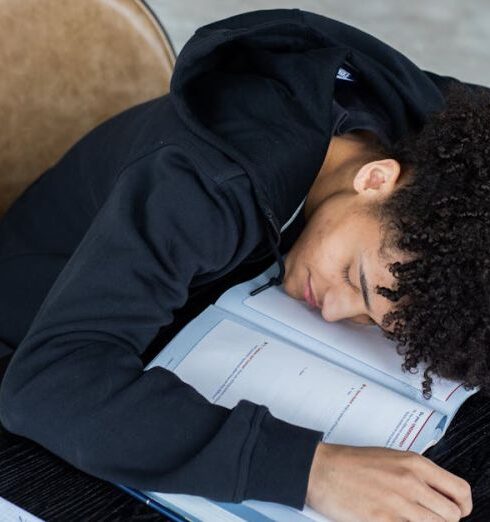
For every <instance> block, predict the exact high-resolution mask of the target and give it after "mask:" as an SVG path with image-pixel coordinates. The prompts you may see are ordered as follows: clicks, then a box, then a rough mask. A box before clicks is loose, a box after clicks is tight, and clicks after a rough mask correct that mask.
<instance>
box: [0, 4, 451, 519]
mask: <svg viewBox="0 0 490 522" xmlns="http://www.w3.org/2000/svg"><path fill="white" fill-rule="evenodd" d="M343 63H345V64H350V65H351V66H352V67H353V68H354V69H355V70H356V71H357V77H358V79H359V81H360V82H361V83H360V84H361V85H362V87H363V92H365V93H366V96H368V95H369V96H370V97H371V99H373V100H375V101H376V104H375V105H376V111H379V114H378V115H379V118H380V119H381V120H383V121H385V122H386V125H387V127H386V132H387V133H388V134H389V138H390V139H391V140H395V139H397V138H399V137H400V136H402V135H403V134H405V133H406V132H407V131H408V130H409V129H411V128H414V129H417V128H419V127H420V126H421V125H422V124H423V122H424V121H425V118H426V117H427V115H428V113H429V112H431V111H433V110H437V109H440V108H442V107H443V103H444V97H443V94H442V92H443V91H442V90H440V89H442V87H443V86H444V85H446V83H448V82H449V81H457V80H454V79H450V78H449V77H440V76H437V75H434V74H432V73H428V72H425V71H422V70H420V69H419V68H417V67H416V66H415V65H414V64H413V63H412V62H411V61H409V60H408V59H407V58H406V57H404V56H403V55H402V54H400V53H399V52H397V51H396V50H394V49H393V48H391V47H389V46H388V45H386V44H384V43H382V42H381V41H379V40H378V39H376V38H374V37H372V36H370V35H369V34H366V33H365V32H362V31H360V30H358V29H356V28H354V27H351V26H349V25H346V24H343V23H341V22H338V21H335V20H332V19H329V18H327V17H324V16H320V15H317V14H314V13H309V12H306V11H302V10H299V9H271V10H259V11H253V12H247V13H243V14H239V15H237V16H232V17H230V18H227V19H225V20H220V21H217V22H214V23H211V24H208V25H206V26H203V27H201V28H199V29H198V30H197V31H196V32H195V34H194V35H193V36H192V38H191V39H190V40H189V41H188V42H187V43H186V45H185V46H184V48H183V49H182V51H181V53H180V54H179V56H178V58H177V62H176V64H175V70H174V73H173V76H172V80H171V85H170V93H169V94H168V95H165V96H162V97H160V98H157V99H155V100H151V101H149V102H146V103H144V104H141V105H138V106H137V107H134V108H131V109H129V110H128V111H125V112H124V113H122V114H120V115H118V116H117V117H115V118H112V119H110V120H108V121H107V122H105V123H104V124H102V125H101V126H99V127H98V128H96V129H95V130H94V131H92V132H91V133H89V134H88V135H87V136H85V137H84V138H83V139H82V140H81V141H79V142H78V143H77V144H76V145H75V146H74V147H73V148H72V149H71V150H70V151H68V153H67V154H66V155H65V156H64V157H63V158H62V159H61V160H60V162H58V163H57V164H56V165H55V166H54V167H53V168H52V169H50V170H49V171H48V172H47V173H45V174H44V175H43V176H41V178H40V179H39V180H38V181H37V182H36V183H35V184H34V185H33V186H32V187H31V188H30V189H29V190H28V191H27V192H26V193H25V194H24V195H23V196H22V198H20V199H19V202H17V204H16V205H14V206H13V207H12V208H11V210H10V211H9V213H7V215H6V216H5V218H4V220H3V221H2V229H1V231H0V245H1V250H0V256H2V258H1V259H2V260H3V261H2V262H3V265H2V266H3V267H4V272H3V273H4V274H7V272H6V268H5V267H8V266H9V267H10V268H9V269H10V273H9V274H8V275H5V282H4V283H2V284H4V285H5V286H4V288H7V287H8V284H9V281H15V275H16V272H15V271H16V270H17V275H18V273H19V271H21V270H22V271H24V274H25V275H26V277H27V275H28V274H30V269H29V268H28V267H29V265H28V264H26V263H27V262H28V261H29V259H37V260H38V261H39V263H41V264H42V263H47V264H46V266H48V263H49V261H50V260H52V262H53V263H55V259H58V258H57V257H56V256H59V255H61V254H60V252H64V253H65V254H66V253H67V252H68V253H69V257H68V258H67V260H66V264H65V263H64V262H63V263H62V264H61V266H60V265H57V266H60V269H59V274H58V272H56V271H55V272H54V275H53V281H52V282H53V284H52V286H51V287H50V288H49V292H48V291H47V290H46V292H47V293H46V295H45V296H44V295H43V298H44V297H45V299H43V300H41V301H42V302H40V303H39V304H40V307H39V309H38V310H37V313H36V315H35V317H34V318H33V321H32V323H30V326H29V328H28V330H27V332H23V334H24V333H25V337H23V338H22V340H21V342H20V344H19V346H18V347H17V350H16V352H15V354H14V356H13V358H12V361H11V363H10V365H9V366H8V368H7V371H6V374H5V377H4V381H3V383H2V387H1V390H0V391H1V393H0V419H1V421H2V423H3V424H4V425H5V427H6V428H7V429H8V430H10V431H12V432H14V433H17V434H20V435H23V436H25V437H28V438H30V439H32V440H34V441H36V442H38V443H39V444H41V445H42V446H44V447H46V448H47V449H49V450H50V451H52V452H53V453H55V454H56V455H59V456H60V457H62V458H63V459H65V460H67V461H68V462H70V463H72V464H73V465H74V466H76V467H78V468H80V469H82V470H84V471H86V472H88V473H90V474H93V475H95V476H98V477H101V478H103V479H106V480H108V481H112V482H117V483H122V484H125V485H127V486H132V487H135V488H138V489H143V490H152V491H162V492H175V493H188V494H195V495H201V496H206V497H209V498H211V499H215V500H220V501H230V502H240V501H242V500H244V499H259V500H266V501H274V502H281V503H284V504H287V505H290V506H293V507H297V508H300V509H301V508H302V507H303V505H304V500H305V494H306V487H307V482H308V474H309V470H310V466H311V461H312V457H313V453H314V450H315V448H316V445H317V444H318V442H319V441H320V440H321V438H322V435H323V434H322V432H320V431H315V430H311V429H306V428H303V427H300V426H295V425H293V424H290V423H288V422H285V421H282V420H280V419H278V418H275V417H274V416H273V415H272V414H271V413H270V412H269V410H268V408H267V407H266V406H265V405H263V404H255V403H252V402H250V401H248V400H241V401H239V402H238V404H237V405H236V406H235V407H234V408H232V409H228V408H225V407H223V406H220V405H216V404H211V403H210V402H208V401H207V400H206V399H205V398H204V397H203V396H202V395H200V394H199V393H198V392H197V391H196V390H195V389H193V388H192V387H191V386H190V385H188V384H186V383H185V382H183V381H181V380H180V379H179V377H178V376H176V375H175V374H173V373H172V372H170V371H169V370H166V369H164V368H159V367H156V368H152V369H151V370H149V371H146V372H145V371H143V363H142V359H141V355H142V354H143V352H144V351H145V349H146V348H147V347H148V345H149V344H150V342H151V341H152V340H153V339H154V338H155V336H156V335H157V333H158V331H159V329H160V328H161V327H162V326H164V325H169V324H171V323H172V321H173V319H174V315H175V313H176V311H178V310H179V309H180V308H182V307H183V306H184V305H185V303H186V301H187V299H188V297H189V295H190V292H191V291H195V290H196V289H199V288H205V285H209V284H210V283H213V282H217V281H219V280H220V278H222V277H224V276H225V275H226V274H229V273H230V272H231V271H232V270H234V269H236V268H237V267H239V266H242V264H244V263H247V262H250V261H251V260H253V259H259V258H260V257H261V256H263V255H264V254H267V253H271V252H272V253H273V254H274V255H275V256H276V258H277V260H278V261H279V266H280V271H279V273H278V276H277V278H273V279H272V280H271V282H270V284H280V283H281V280H282V276H283V273H284V266H283V263H282V259H281V257H280V253H279V250H278V247H279V242H280V240H281V229H283V230H284V227H285V225H286V224H287V223H288V222H289V220H290V217H291V216H293V215H294V213H295V210H297V208H298V207H299V206H300V204H301V202H302V201H303V200H304V198H305V196H306V195H307V192H308V190H309V188H310V186H311V185H312V182H313V181H314V179H315V176H316V174H317V173H318V171H319V169H320V167H321V165H322V163H323V160H324V157H325V154H326V151H327V148H328V143H329V140H330V135H331V110H332V100H333V90H334V83H335V77H336V73H337V70H338V69H339V66H340V65H342V64H343ZM436 85H439V87H438V86H436ZM373 106H374V105H373ZM57 176H58V178H59V179H60V180H71V182H72V185H70V187H68V184H67V187H68V188H67V191H66V192H61V190H58V192H57V193H56V197H57V198H58V199H57V202H54V200H53V202H51V201H52V200H49V201H50V203H49V204H48V203H43V201H45V200H44V199H42V198H39V199H38V201H37V204H38V206H39V208H42V211H39V213H38V215H37V216H36V219H37V220H39V221H38V222H39V223H41V224H44V225H43V226H38V228H37V229H36V234H37V236H36V238H37V246H36V247H33V246H32V245H28V241H27V239H26V237H27V235H28V232H25V234H26V235H25V236H22V239H19V237H20V235H19V234H16V233H15V232H13V231H15V230H16V228H15V227H16V226H18V227H20V223H21V221H22V219H23V217H22V216H23V214H22V212H27V210H26V209H27V208H28V207H29V205H27V203H28V202H29V198H30V197H34V196H35V195H36V193H37V191H40V190H41V189H42V187H43V185H46V184H48V183H49V180H50V179H56V177H57ZM47 186H48V185H47ZM55 187H56V185H55ZM70 190H72V192H70ZM72 193H73V194H75V193H76V194H77V196H76V197H78V198H79V201H80V202H81V203H80V202H79V203H78V204H77V205H74V202H73V201H74V200H73V201H71V200H70V199H69V198H70V195H71V194H72ZM51 196H52V194H51ZM73 197H74V198H75V196H73ZM46 201H48V200H46ZM42 205H44V206H42ZM62 205H64V206H62ZM60 208H62V209H63V212H60V211H59V209H60ZM22 209H23V210H22ZM57 209H58V210H57ZM57 212H58V213H57ZM70 212H71V214H70ZM77 216H78V218H79V221H77V219H76V217H77ZM29 223H30V224H29V226H31V228H32V227H34V226H35V225H34V224H33V222H32V220H31V221H30V222H29ZM48 223H50V224H51V226H52V229H51V230H50V231H48V230H47V228H46V227H47V225H48ZM80 223H83V224H84V225H83V226H82V225H80ZM24 230H27V231H28V230H30V229H29V228H28V227H27V225H25V229H24ZM31 233H32V232H31ZM42 234H44V236H43V237H44V240H43V241H41V240H40V239H39V238H40V237H41V235H42ZM22 241H23V242H24V243H21V242H22ZM48 244H49V246H48ZM19 245H21V246H19ZM26 254H27V256H26ZM38 254H39V255H38ZM37 255H38V257H36V256H37ZM29 256H33V257H29ZM9 261H11V262H12V263H11V265H9V264H8V263H9ZM14 265H15V266H14ZM36 266H38V267H39V266H41V265H36ZM43 266H44V265H43ZM53 266H54V265H53ZM31 268H33V266H31ZM47 270H48V269H47V268H46V270H45V272H47ZM45 272H42V273H41V270H39V271H38V273H39V275H38V278H42V277H43V275H42V274H43V273H45ZM7 279H8V280H7ZM11 288H12V290H11V291H12V295H13V293H14V291H15V289H14V288H13V286H12V287H11ZM5 308H6V307H5ZM19 310H20V308H19ZM19 313H20V312H19ZM10 323H12V324H13V321H10ZM8 326H9V325H7V324H6V323H5V328H8ZM1 334H2V332H0V335H1ZM20 337H21V336H20V335H19V340H20ZM203 371H205V369H203Z"/></svg>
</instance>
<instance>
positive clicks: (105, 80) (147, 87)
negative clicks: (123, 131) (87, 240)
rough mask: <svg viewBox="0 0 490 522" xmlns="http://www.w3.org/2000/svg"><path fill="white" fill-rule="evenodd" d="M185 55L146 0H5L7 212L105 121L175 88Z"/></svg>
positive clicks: (1, 114)
mask: <svg viewBox="0 0 490 522" xmlns="http://www.w3.org/2000/svg"><path fill="white" fill-rule="evenodd" d="M175 59H176V54H175V50H174V48H173V46H172V43H171V41H170V39H169V37H168V35H167V34H166V32H165V30H164V28H163V26H162V25H161V23H160V22H159V21H158V19H157V18H156V16H155V15H154V13H153V12H152V11H151V9H150V8H149V7H148V5H147V4H146V3H145V2H144V1H142V0H0V70H1V78H2V80H1V82H0V122H1V128H0V217H1V216H2V215H3V214H4V212H5V211H6V210H7V208H8V207H9V206H10V205H11V204H12V203H13V201H14V200H15V199H16V198H17V197H18V196H19V195H20V194H21V193H22V192H23V191H24V189H25V188H27V186H28V185H30V184H31V183H32V182H33V181H34V180H35V179H36V178H38V177H39V176H40V175H41V174H42V173H43V172H44V171H45V170H46V169H47V168H48V167H49V166H51V165H52V164H53V163H55V162H56V161H57V160H58V159H59V158H60V157H61V156H62V155H63V153H64V152H65V151H66V150H67V149H68V148H69V147H70V146H71V145H73V144H74V143H75V142H76V141H77V140H78V139H79V138H81V137H82V136H83V135H84V134H86V133H87V132H88V131H89V130H90V129H92V128H94V127H95V126H96V125H97V124H98V123H100V122H102V121H103V120H105V119H107V118H109V117H110V116H112V115H114V114H117V113H118V112H121V111H122V110H124V109H126V108H128V107H131V106H132V105H136V104H138V103H140V102H143V101H146V100H149V99H151V98H155V97H157V96H160V95H162V94H165V93H167V92H168V90H169V84H170V77H171V74H172V71H173V67H174V65H175Z"/></svg>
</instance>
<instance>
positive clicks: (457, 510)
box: [306, 442, 473, 522]
mask: <svg viewBox="0 0 490 522" xmlns="http://www.w3.org/2000/svg"><path fill="white" fill-rule="evenodd" d="M306 504H307V505H308V506H310V507H311V508H313V509H314V510H315V511H318V512H319V513H321V514H323V515H324V516H326V517H327V518H330V519H331V520H333V521H335V522H388V521H389V522H391V521H393V522H395V521H397V522H402V521H403V522H457V521H459V520H460V518H461V517H464V516H467V515H468V514H469V513H471V510H472V509H473V504H472V499H471V488H470V485H469V484H468V482H466V481H465V480H463V479H462V478H460V477H458V476H456V475H454V474H453V473H450V472H449V471H447V470H445V469H444V468H441V467H440V466H438V465H437V464H434V462H432V461H431V460H429V459H428V458H427V457H424V456H423V455H419V454H418V453H415V452H413V451H398V450H394V449H389V448H381V447H366V446H346V445H342V444H324V443H321V442H320V443H319V444H318V446H317V448H316V451H315V455H314V457H313V462H312V466H311V469H310V475H309V480H308V490H307V494H306Z"/></svg>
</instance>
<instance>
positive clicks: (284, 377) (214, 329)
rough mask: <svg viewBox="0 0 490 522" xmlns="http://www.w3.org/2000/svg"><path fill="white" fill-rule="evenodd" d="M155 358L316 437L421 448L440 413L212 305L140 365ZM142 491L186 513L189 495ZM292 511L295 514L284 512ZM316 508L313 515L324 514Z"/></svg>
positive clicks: (225, 398)
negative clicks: (320, 434)
mask: <svg viewBox="0 0 490 522" xmlns="http://www.w3.org/2000/svg"><path fill="white" fill-rule="evenodd" d="M279 363H280V364H279ZM154 366H162V367H164V368H167V369H169V370H171V371H172V372H174V373H175V374H177V375H178V376H179V377H180V378H181V379H182V380H183V381H184V382H187V383H188V384H190V385H192V386H193V387H194V388H195V389H196V390H197V391H198V392H199V393H201V394H202V395H203V396H204V397H206V399H208V400H209V401H210V402H212V403H214V404H219V405H222V406H225V407H228V408H233V407H234V406H235V405H236V404H237V403H238V402H239V401H240V400H241V399H247V400H249V401H252V402H254V403H256V404H264V405H266V406H267V407H268V408H269V410H270V412H271V413H272V414H273V415H274V416H276V417H278V418H280V419H283V420H285V421H287V422H290V423H293V424H296V425H300V426H304V427H308V428H313V429H316V430H320V431H323V433H324V436H323V439H322V440H323V442H331V443H339V444H349V445H371V446H382V447H387V448H393V449H397V450H400V451H404V450H412V451H416V452H419V453H420V452H421V451H423V448H425V446H426V445H427V444H428V443H429V442H430V441H431V440H432V439H433V437H434V434H435V433H437V431H438V424H440V423H441V421H442V420H443V419H444V416H443V415H442V414H441V413H440V412H438V411H436V410H434V409H432V408H429V407H426V406H424V405H422V404H419V403H417V402H416V401H413V400H412V399H410V398H408V397H405V396H403V395H400V394H398V393H396V392H393V391H392V390H390V389H388V388H385V387H384V386H381V385H380V384H378V383H375V382H373V381H370V380H369V379H367V378H365V377H363V376H361V375H358V374H355V373H353V372H351V371H350V370H347V369H345V368H341V367H338V366H336V365H335V364H333V363H331V362H329V361H327V360H325V359H322V358H321V357H319V356H318V355H316V354H315V353H313V352H311V351H308V350H306V349H303V348H301V347H298V346H295V345H294V344H293V343H288V342H285V341H284V340H282V339H278V338H276V337H275V336H274V335H273V334H271V333H270V332H268V331H266V330H264V329H262V328H260V327H256V326H255V325H251V324H249V323H247V321H245V320H244V319H242V318H240V317H236V316H234V315H233V314H230V313H229V312H226V311H225V310H221V309H220V308H217V307H215V306H213V305H211V306H209V307H208V308H207V309H206V310H204V312H202V313H201V314H200V315H199V316H197V317H196V318H195V319H193V320H192V321H191V322H190V323H188V325H187V326H186V327H185V328H183V329H182V330H181V331H180V332H179V333H178V334H177V335H176V336H175V337H174V338H173V339H172V341H171V342H170V343H169V344H168V345H167V346H166V347H165V349H164V350H162V351H161V352H160V353H159V354H158V355H157V356H156V357H155V358H154V359H153V360H152V361H151V362H150V363H149V364H148V365H147V367H146V368H145V369H149V368H152V367H154ZM203 368H206V371H203ZM145 494H146V495H148V496H151V497H152V498H155V499H157V500H158V498H159V497H160V498H161V499H162V501H165V502H167V503H169V502H174V503H175V501H176V497H179V499H181V501H182V502H179V504H178V506H179V508H180V509H182V510H184V511H185V512H187V513H190V514H191V515H192V514H193V511H192V506H189V505H188V503H186V499H185V498H184V497H189V495H172V500H170V497H169V496H168V495H166V494H164V493H159V492H145ZM190 497H192V496H190ZM188 501H189V499H187V502H188ZM207 502H212V503H213V504H220V503H215V502H214V501H207ZM246 502H247V506H249V508H250V506H253V509H254V510H259V511H260V510H265V511H268V510H270V509H273V510H274V511H276V510H278V509H279V510H280V511H281V516H279V517H278V518H277V519H278V520H298V521H299V520H305V518H304V517H305V516H306V515H305V510H303V511H302V512H301V511H299V510H295V509H293V508H290V507H287V506H281V505H280V504H274V503H267V502H266V503H264V502H258V501H246ZM251 503H252V504H251ZM257 504H259V505H257ZM264 504H265V505H267V506H264ZM167 505H168V504H167ZM220 505H221V504H220ZM271 505H272V506H273V507H271ZM221 506H222V507H223V506H224V507H223V509H226V510H227V511H230V512H232V513H235V515H236V514H237V513H239V512H241V511H240V509H243V503H241V504H232V503H231V504H228V503H223V505H221ZM237 506H241V508H237ZM201 507H202V506H201ZM213 507H214V506H213ZM259 508H260V509H259ZM236 509H238V511H233V510H236ZM250 509H251V508H250ZM307 511H308V509H306V512H307ZM310 511H311V510H310ZM261 512H263V511H261ZM293 512H294V513H293ZM263 514H265V513H264V512H263ZM293 514H294V515H295V516H296V515H298V514H301V517H300V518H297V517H296V518H288V517H290V516H292V515H293ZM249 515H250V513H249ZM317 515H318V514H315V517H316V518H313V519H314V520H326V519H325V518H324V517H321V518H317ZM247 516H248V515H247ZM254 516H255V515H254ZM318 516H320V515H318ZM311 519H312V518H311V517H310V516H308V517H307V520H311ZM247 520H248V518H247ZM250 520H257V518H255V519H254V518H253V517H251V518H250ZM259 520H260V518H259Z"/></svg>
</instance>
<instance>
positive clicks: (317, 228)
mask: <svg viewBox="0 0 490 522" xmlns="http://www.w3.org/2000/svg"><path fill="white" fill-rule="evenodd" d="M361 174H362V173H361ZM364 174H366V173H364ZM360 182H361V180H360V179H358V180H357V183H358V185H356V186H357V189H358V191H345V190H343V191H338V192H335V193H334V194H332V195H330V196H328V197H326V198H325V199H324V200H323V201H322V202H321V203H320V204H319V205H318V206H317V207H316V209H315V210H314V212H313V213H312V215H311V216H310V217H309V219H308V221H307V223H306V225H305V228H304V230H303V231H302V233H301V235H300V236H299V237H298V239H297V240H296V242H295V243H294V245H293V246H292V247H291V249H290V250H289V252H288V253H287V254H286V258H285V261H284V264H285V269H286V271H285V276H284V279H283V288H284V290H285V292H286V293H287V294H288V295H290V296H291V297H294V298H296V299H301V300H304V301H306V302H308V300H307V296H306V297H305V291H306V292H308V285H311V289H312V292H313V296H312V297H313V299H314V300H316V303H317V306H318V308H319V309H320V313H321V315H322V316H323V318H324V319H325V320H326V321H329V322H330V321H338V320H340V319H350V320H352V321H354V322H356V323H365V324H373V323H376V324H378V325H379V326H381V324H382V318H383V316H384V314H386V313H387V312H389V311H390V310H392V309H393V305H394V303H393V302H392V301H390V300H388V299H387V298H386V297H384V296H382V295H380V294H378V293H376V292H375V287H376V286H377V285H379V286H386V287H388V288H394V287H395V286H396V279H395V278H394V276H393V275H392V274H391V273H390V272H389V269H388V264H389V263H390V262H394V261H397V260H399V261H402V262H403V261H405V260H406V257H404V258H403V259H402V257H401V256H398V257H397V256H396V255H395V254H394V253H393V252H392V251H390V250H386V251H384V252H383V257H381V255H380V254H378V250H379V249H380V246H381V242H382V239H383V235H382V234H383V233H384V232H383V229H382V228H381V224H380V222H379V221H378V220H377V218H374V217H372V216H369V215H367V214H366V213H365V212H363V209H364V208H366V207H365V205H368V204H369V201H370V199H371V198H373V197H378V196H377V195H376V194H375V192H374V191H371V192H369V191H368V192H365V191H364V188H365V185H362V183H361V185H359V183H360ZM360 187H361V188H360ZM393 187H394V185H393ZM393 187H392V188H393ZM392 188H391V189H392ZM391 189H388V191H389V190H391ZM378 194H379V195H381V192H379V193H378ZM361 267H362V271H363V273H364V280H365V286H366V288H367V295H364V296H363V291H362V284H361V275H360V271H361ZM344 277H346V278H348V281H347V280H345V279H344ZM365 298H366V299H365ZM366 300H367V301H368V303H369V307H368V304H367V303H366ZM388 329H389V328H388Z"/></svg>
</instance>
